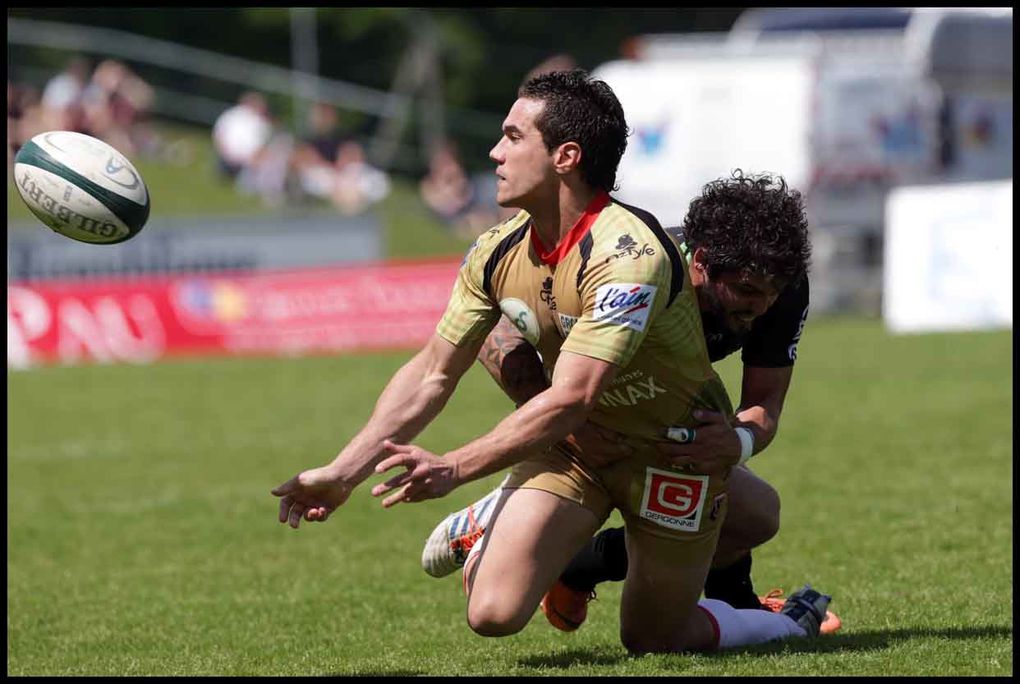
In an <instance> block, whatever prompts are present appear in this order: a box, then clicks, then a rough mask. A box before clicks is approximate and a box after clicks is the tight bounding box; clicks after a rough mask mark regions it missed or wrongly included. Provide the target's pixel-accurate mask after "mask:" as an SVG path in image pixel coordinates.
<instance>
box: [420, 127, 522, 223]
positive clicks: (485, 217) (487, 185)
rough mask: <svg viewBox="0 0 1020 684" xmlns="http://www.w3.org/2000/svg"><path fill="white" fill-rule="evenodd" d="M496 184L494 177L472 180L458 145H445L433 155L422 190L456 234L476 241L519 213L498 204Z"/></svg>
mask: <svg viewBox="0 0 1020 684" xmlns="http://www.w3.org/2000/svg"><path fill="white" fill-rule="evenodd" d="M495 181H496V177H495V175H493V174H492V173H479V174H475V175H473V176H470V177H469V176H468V174H467V172H466V171H465V170H464V167H463V166H462V165H461V163H460V160H459V158H458V154H457V149H456V147H455V146H454V144H453V143H452V142H445V143H443V144H441V145H439V146H437V147H436V149H435V150H434V151H433V152H432V155H431V157H430V158H429V171H428V174H427V175H426V176H425V177H424V178H423V179H422V180H421V182H420V183H419V185H418V189H419V192H420V194H421V198H422V200H423V201H424V202H425V204H426V205H428V207H429V208H430V209H431V210H432V211H433V212H435V214H436V215H437V216H438V217H439V218H440V219H442V220H443V221H445V222H446V223H448V224H449V225H450V227H451V229H452V230H453V231H454V232H455V233H457V234H458V235H461V236H464V237H473V236H475V235H478V234H479V233H481V232H482V231H483V230H485V229H487V228H491V227H492V226H494V225H495V224H497V223H499V222H500V221H502V220H503V219H505V218H509V217H510V216H512V215H513V214H514V213H516V211H515V210H507V209H503V208H502V207H500V206H499V205H498V204H496V182H495Z"/></svg>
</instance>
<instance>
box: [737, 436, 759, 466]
mask: <svg viewBox="0 0 1020 684" xmlns="http://www.w3.org/2000/svg"><path fill="white" fill-rule="evenodd" d="M734 431H735V432H736V433H737V437H738V438H740V460H739V461H737V465H744V464H745V463H747V461H748V460H749V459H750V458H751V456H753V455H754V433H753V432H751V429H750V428H746V427H738V428H734Z"/></svg>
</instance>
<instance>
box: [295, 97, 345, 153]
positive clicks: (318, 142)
mask: <svg viewBox="0 0 1020 684" xmlns="http://www.w3.org/2000/svg"><path fill="white" fill-rule="evenodd" d="M345 142H347V137H346V136H345V135H344V134H343V133H342V132H341V130H340V115H339V114H338V113H337V111H336V107H334V106H333V105H331V104H329V103H328V102H316V103H315V104H313V105H312V106H311V108H310V109H309V110H308V135H307V136H306V137H305V138H304V139H303V140H302V143H303V144H304V145H306V146H308V147H310V148H311V149H312V150H314V151H315V152H316V153H317V154H318V156H319V158H320V159H321V160H322V161H323V162H325V163H327V164H333V163H335V162H336V158H337V152H338V151H339V150H340V146H341V145H343V144H344V143H345Z"/></svg>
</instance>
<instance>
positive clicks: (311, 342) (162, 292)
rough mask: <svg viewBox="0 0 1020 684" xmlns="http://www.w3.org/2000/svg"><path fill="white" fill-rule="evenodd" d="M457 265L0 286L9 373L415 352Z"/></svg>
mask: <svg viewBox="0 0 1020 684" xmlns="http://www.w3.org/2000/svg"><path fill="white" fill-rule="evenodd" d="M458 263H459V262H458V261H457V260H443V261H433V262H416V263H386V264H373V265H368V266H357V267H349V266H345V267H336V268H329V269H314V270H311V269H303V270H293V271H275V272H269V273H266V272H262V273H257V274H245V275H238V274H223V275H209V274H202V275H175V276H166V277H146V278H132V279H116V280H114V279H110V280H105V281H98V280H89V281H74V282H71V281H46V282H42V281H35V282H31V283H10V284H8V286H7V366H8V368H28V367H32V366H35V365H39V364H47V363H63V364H74V363H89V362H100V363H109V362H120V361H126V362H134V363H145V362H150V361H155V360H157V359H160V358H164V357H168V356H179V355H217V354H257V355H296V354H310V353H329V352H345V351H354V350H368V349H413V348H415V347H420V346H421V345H423V344H424V343H425V341H426V340H427V339H428V338H429V336H430V335H431V334H432V333H433V332H434V331H435V327H436V323H437V322H438V321H439V317H440V316H441V315H442V313H443V311H444V310H445V308H446V303H447V300H448V298H449V296H450V291H451V289H452V288H453V281H454V278H455V277H456V273H457V267H458Z"/></svg>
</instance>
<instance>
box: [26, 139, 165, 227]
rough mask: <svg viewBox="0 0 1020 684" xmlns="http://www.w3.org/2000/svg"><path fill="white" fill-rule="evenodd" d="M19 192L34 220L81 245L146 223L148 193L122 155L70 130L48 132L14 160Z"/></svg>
mask: <svg viewBox="0 0 1020 684" xmlns="http://www.w3.org/2000/svg"><path fill="white" fill-rule="evenodd" d="M14 182H15V185H17V187H18V193H19V194H20V195H21V199H23V200H25V204H27V205H28V208H29V209H31V210H32V213H33V214H35V215H36V217H37V218H38V219H39V220H40V221H42V222H43V223H45V224H46V225H47V226H49V227H50V228H52V229H53V230H55V231H56V232H58V233H60V234H61V235H64V236H66V237H69V238H71V239H73V240H79V241H81V242H89V243H91V244H95V245H112V244H116V243H118V242H124V240H127V239H129V238H132V237H134V236H135V235H137V234H138V231H140V230H141V229H142V226H144V225H145V222H146V221H147V220H148V219H149V190H148V188H146V187H145V181H143V180H142V176H141V174H139V173H138V170H137V169H135V167H134V166H133V165H132V164H131V162H129V161H128V160H127V159H126V158H125V157H124V155H122V154H121V153H120V152H118V151H117V150H115V149H114V148H112V147H111V146H109V145H108V144H106V143H105V142H103V141H102V140H99V139H97V138H93V137H92V136H89V135H85V134H83V133H75V132H73V131H47V132H46V133H40V134H39V135H37V136H35V137H33V138H32V139H31V140H29V141H28V142H27V143H25V144H24V146H22V148H21V149H20V150H19V151H18V155H17V156H16V157H15V158H14Z"/></svg>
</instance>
